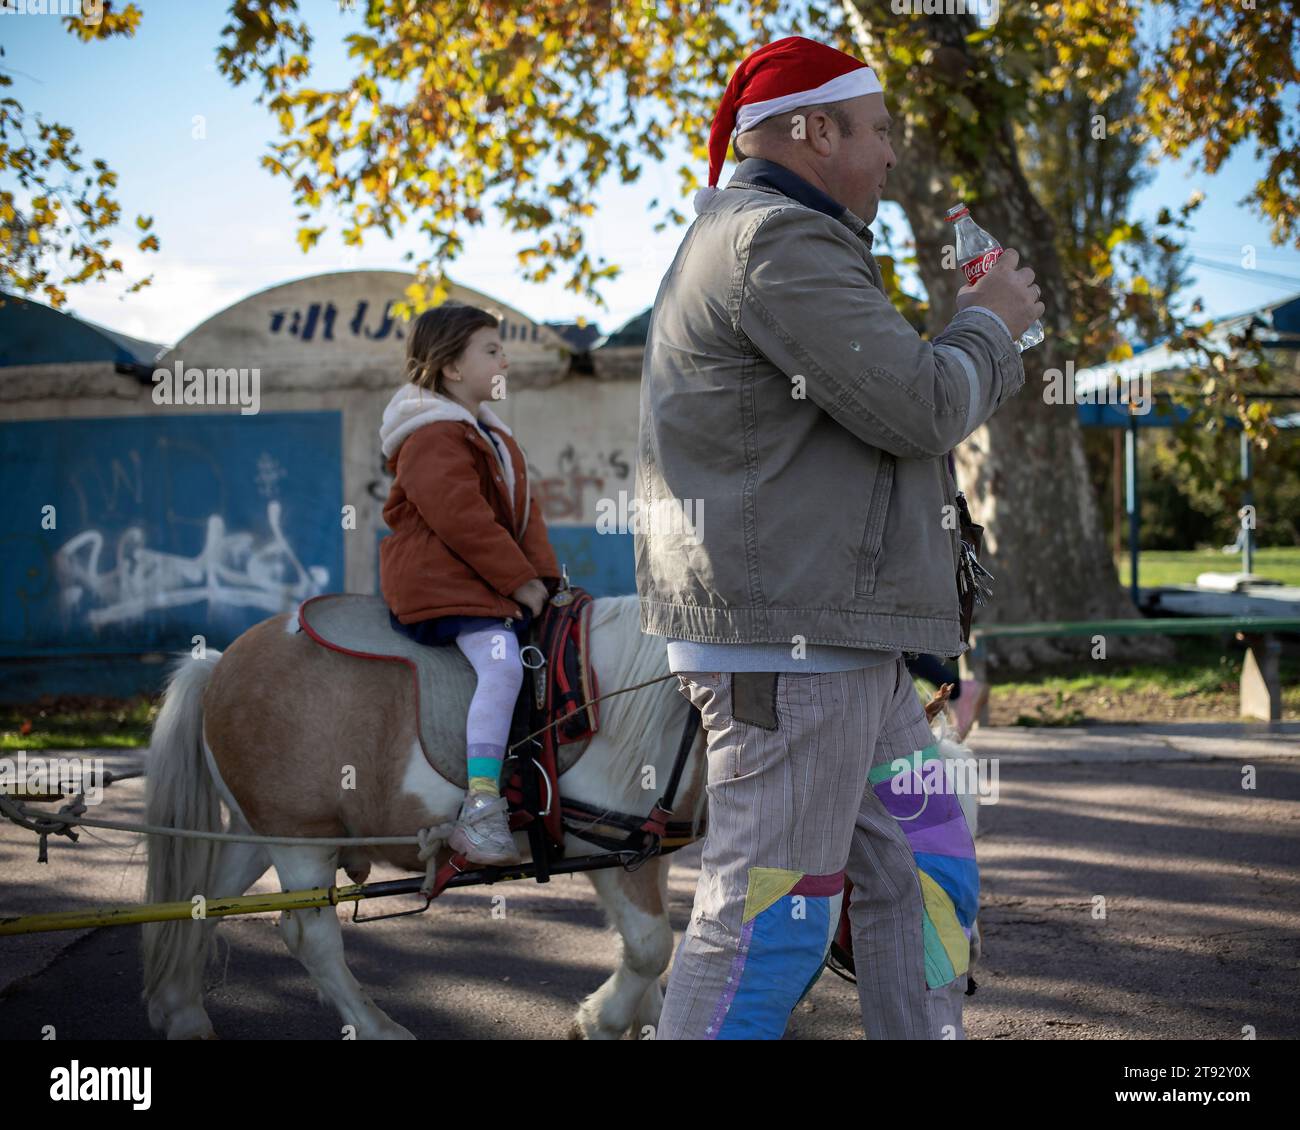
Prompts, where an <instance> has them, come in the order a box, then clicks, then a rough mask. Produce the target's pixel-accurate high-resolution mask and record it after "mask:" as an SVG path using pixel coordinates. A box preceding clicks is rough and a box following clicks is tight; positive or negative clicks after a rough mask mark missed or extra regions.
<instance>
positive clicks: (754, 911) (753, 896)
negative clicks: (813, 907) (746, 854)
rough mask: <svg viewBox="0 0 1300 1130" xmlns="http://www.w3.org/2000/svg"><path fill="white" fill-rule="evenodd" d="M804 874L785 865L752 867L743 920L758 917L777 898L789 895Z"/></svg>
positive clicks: (746, 920)
mask: <svg viewBox="0 0 1300 1130" xmlns="http://www.w3.org/2000/svg"><path fill="white" fill-rule="evenodd" d="M803 874H804V873H803V872H802V871H787V870H786V869H785V868H784V867H751V868H750V869H749V888H748V890H746V891H745V916H744V918H742V919H741V922H742V923H743V922H748V921H750V920H751V919H753V918H757V917H758V916H759V915H760V914H762V913H763V911H765V910H766V909H767V908H768V907H769V906H771V905H772V904H773V903H774V902H776V900H777V899H779V898H784V897H785V896H786V895H788V894H789V893H790V892H791V890H793V889H794V885H795V884H796V883H797V882H799V880H800V879H802V878H803Z"/></svg>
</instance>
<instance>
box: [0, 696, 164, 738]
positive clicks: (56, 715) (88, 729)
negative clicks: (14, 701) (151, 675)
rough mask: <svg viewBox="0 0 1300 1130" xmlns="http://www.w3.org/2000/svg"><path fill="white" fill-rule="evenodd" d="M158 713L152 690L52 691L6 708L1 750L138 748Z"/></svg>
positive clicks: (0, 712) (0, 720)
mask: <svg viewBox="0 0 1300 1130" xmlns="http://www.w3.org/2000/svg"><path fill="white" fill-rule="evenodd" d="M157 714H158V706H157V702H156V700H155V698H154V697H152V696H150V695H137V696H135V697H134V698H130V699H120V698H107V697H104V696H101V695H61V696H54V695H47V696H44V697H42V698H41V699H39V700H38V701H36V702H34V703H31V704H30V705H24V706H4V707H0V749H2V750H20V749H25V750H37V749H134V748H137V747H142V746H146V745H148V744H149V730H150V727H152V725H153V721H154V718H155V717H157Z"/></svg>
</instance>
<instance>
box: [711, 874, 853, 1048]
mask: <svg viewBox="0 0 1300 1130" xmlns="http://www.w3.org/2000/svg"><path fill="white" fill-rule="evenodd" d="M843 897H844V872H843V871H837V872H835V873H834V874H832V875H806V874H804V872H802V871H790V870H787V869H785V868H783V867H751V868H750V869H749V881H748V885H747V888H746V891H745V909H744V914H743V916H742V918H741V928H740V944H739V946H738V947H737V949H736V955H735V957H734V958H733V959H732V962H731V968H730V970H728V972H727V983H726V985H725V987H724V989H723V993H722V997H721V998H720V999H719V1001H718V1004H717V1007H716V1008H715V1009H714V1013H713V1017H712V1019H711V1021H710V1023H709V1027H708V1028H707V1029H706V1031H705V1036H706V1038H708V1039H712V1040H779V1039H780V1038H781V1036H782V1035H783V1034H784V1033H785V1029H786V1025H787V1024H788V1023H789V1021H790V1013H791V1011H793V1009H794V1006H795V1005H797V1004H798V1003H799V1002H800V1001H801V1000H802V999H803V998H804V996H805V995H806V994H807V992H808V990H809V989H810V988H811V987H812V984H813V982H815V981H816V980H817V977H818V976H819V975H820V973H821V970H822V965H823V963H824V962H825V960H826V952H827V950H829V949H830V944H831V938H832V936H833V935H834V932H835V925H836V923H837V922H838V921H839V916H840V902H841V900H842V899H843Z"/></svg>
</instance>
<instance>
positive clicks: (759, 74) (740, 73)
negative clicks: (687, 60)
mask: <svg viewBox="0 0 1300 1130" xmlns="http://www.w3.org/2000/svg"><path fill="white" fill-rule="evenodd" d="M882 89H883V88H882V87H881V85H880V80H879V79H878V78H876V74H875V72H874V71H873V70H872V69H871V68H870V67H869V66H867V64H866V63H864V62H862V60H861V59H855V58H854V57H853V56H852V55H846V54H845V53H844V52H843V51H837V50H836V49H835V48H834V47H827V46H826V44H824V43H818V42H816V41H815V40H812V39H807V38H805V37H804V36H802V35H790V36H787V37H786V38H785V39H778V40H776V41H775V42H774V43H769V44H767V46H766V47H760V48H759V49H758V50H757V51H755V52H754V53H753V54H752V55H750V56H749V57H748V58H746V59H745V60H743V61H742V62H741V64H740V66H738V67H737V68H736V72H735V74H733V75H732V76H731V81H730V82H729V83H727V90H726V93H724V94H723V96H722V103H721V105H719V106H718V112H717V114H716V116H715V117H714V119H713V128H712V129H711V130H710V131H709V187H707V188H702V189H700V191H699V192H697V193H696V194H695V211H696V212H699V211H700V208H701V206H702V205H703V204H704V202H705V201H707V200H708V199H709V197H711V196H712V195H713V194H714V193H715V192H717V191H718V189H717V187H716V185H717V183H718V176H719V174H720V173H721V172H722V164H723V162H724V161H725V160H726V159H727V146H728V145H729V144H730V142H731V139H732V138H733V137H734V136H736V135H737V134H740V133H744V132H745V130H747V129H752V128H753V127H754V126H756V125H758V123H759V122H761V121H763V120H764V119H765V118H770V117H772V116H773V115H774V114H780V113H783V112H785V111H786V110H793V109H795V108H797V107H799V106H812V105H814V104H816V103H821V102H842V101H844V100H845V99H848V98H860V97H861V96H862V95H864V94H875V93H877V92H878V91H880V90H882Z"/></svg>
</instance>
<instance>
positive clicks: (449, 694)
mask: <svg viewBox="0 0 1300 1130" xmlns="http://www.w3.org/2000/svg"><path fill="white" fill-rule="evenodd" d="M591 600H592V597H591V594H590V593H588V592H586V591H585V590H584V589H581V588H568V587H567V586H566V587H562V588H561V589H560V590H559V591H558V592H557V593H556V595H555V597H554V598H553V600H552V601H551V602H550V603H548V604H547V605H546V607H545V609H544V610H543V613H542V616H541V617H540V618H538V619H537V620H535V621H534V622H533V625H532V628H531V629H530V633H529V643H528V644H527V645H526V646H525V648H524V661H525V666H526V667H527V668H529V670H526V671H525V675H526V677H525V679H524V681H523V685H522V687H521V688H520V692H519V699H518V701H517V702H516V704H515V711H514V715H513V718H512V720H511V732H510V742H511V744H515V743H516V742H518V741H520V740H521V739H523V738H525V737H526V736H527V735H529V734H531V733H533V731H535V730H539V729H541V728H542V727H546V726H547V724H548V723H554V724H553V725H550V726H549V727H548V728H547V729H546V730H545V731H544V732H543V733H541V734H538V735H536V736H535V737H533V738H531V739H529V741H528V743H527V744H526V745H525V746H524V747H522V748H521V750H520V751H518V752H517V753H516V754H515V755H514V756H513V757H510V758H507V761H506V766H505V769H504V770H503V773H502V776H503V779H504V780H503V783H504V788H503V790H502V792H503V794H504V795H505V796H506V797H507V799H508V800H509V801H510V804H511V808H512V810H513V811H512V813H511V827H512V829H515V830H520V829H527V828H528V826H529V825H530V824H532V823H533V822H534V821H535V820H537V819H541V820H542V821H543V823H544V827H545V832H546V836H547V838H548V839H549V840H550V841H551V842H552V844H555V845H559V844H561V843H563V840H564V832H563V829H562V826H561V805H560V803H559V778H560V777H561V776H563V775H564V774H565V773H566V772H568V770H570V769H571V768H573V766H574V765H576V764H577V762H578V760H579V759H580V758H581V757H582V755H583V754H584V753H585V752H586V750H587V747H588V745H589V744H590V739H591V737H592V735H593V734H595V733H596V731H597V730H598V729H599V706H598V704H596V703H591V705H588V706H585V707H583V706H581V704H582V703H583V702H586V701H588V700H590V699H594V698H596V697H597V695H598V694H599V690H598V687H597V683H596V677H595V672H594V671H593V670H592V668H591V663H590V660H589V658H588V654H587V652H588V648H587V643H588V636H587V629H588V621H589V611H590V610H589V605H590V603H591ZM388 617H389V612H388V605H387V603H386V602H385V601H384V599H383V597H380V596H369V595H366V594H363V593H325V594H322V595H320V596H314V597H311V598H310V599H308V600H305V601H303V603H302V604H301V605H300V606H299V608H298V626H299V629H300V630H301V631H303V632H306V633H307V635H309V636H310V637H311V638H312V639H313V640H315V641H316V642H317V643H318V644H321V645H322V646H323V647H327V648H330V649H331V650H333V651H337V652H341V653H342V654H344V655H350V656H353V657H355V658H357V659H366V660H379V661H383V662H389V663H403V664H405V665H406V666H407V667H408V668H409V670H410V673H411V678H412V679H413V680H414V687H415V700H416V710H417V715H418V727H417V728H418V733H419V736H420V747H421V749H423V750H424V756H425V758H426V759H427V760H428V762H429V764H430V766H432V768H433V770H434V772H435V773H438V774H439V775H440V776H442V777H443V778H445V779H446V780H448V781H450V782H451V783H452V784H453V785H455V786H456V787H457V788H461V789H465V788H468V787H469V778H468V773H467V768H466V760H465V759H466V749H465V716H466V714H467V712H468V710H469V704H470V699H471V698H472V697H473V694H474V687H475V675H474V668H473V667H472V666H471V665H470V662H469V660H468V659H466V658H465V656H464V655H463V654H462V653H461V651H460V649H459V648H457V647H454V646H446V647H428V646H426V645H424V644H419V643H416V642H415V641H414V640H412V639H410V638H409V637H407V636H405V635H403V634H402V633H401V632H399V631H397V630H396V629H394V628H393V626H392V624H391V622H390V621H389V618H388ZM542 658H544V659H545V663H542V662H541V660H542ZM538 770H540V779H539V777H538V773H537V771H538ZM548 798H549V799H548Z"/></svg>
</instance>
